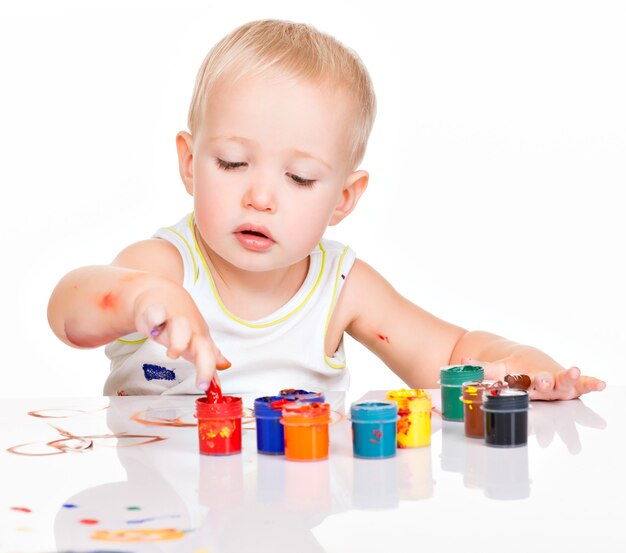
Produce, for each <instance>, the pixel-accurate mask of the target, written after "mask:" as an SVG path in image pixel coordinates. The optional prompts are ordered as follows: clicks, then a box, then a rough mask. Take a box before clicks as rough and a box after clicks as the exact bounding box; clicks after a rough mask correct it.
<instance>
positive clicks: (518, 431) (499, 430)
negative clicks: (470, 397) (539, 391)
mask: <svg viewBox="0 0 626 553" xmlns="http://www.w3.org/2000/svg"><path fill="white" fill-rule="evenodd" d="M528 408H529V398H528V392H526V391H524V390H510V389H506V388H502V389H500V390H488V391H487V392H485V394H484V396H483V406H482V410H483V411H484V412H485V443H486V444H487V445H489V446H492V447H518V446H522V445H526V443H527V442H528Z"/></svg>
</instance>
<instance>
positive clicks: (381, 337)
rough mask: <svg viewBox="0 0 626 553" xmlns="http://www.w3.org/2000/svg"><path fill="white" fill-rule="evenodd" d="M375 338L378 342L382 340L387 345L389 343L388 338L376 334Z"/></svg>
mask: <svg viewBox="0 0 626 553" xmlns="http://www.w3.org/2000/svg"><path fill="white" fill-rule="evenodd" d="M376 336H377V337H378V339H379V340H382V341H383V342H387V343H388V344H389V343H390V342H389V337H388V336H383V335H382V334H376Z"/></svg>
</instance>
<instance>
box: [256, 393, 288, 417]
mask: <svg viewBox="0 0 626 553" xmlns="http://www.w3.org/2000/svg"><path fill="white" fill-rule="evenodd" d="M292 401H294V400H292V399H288V398H286V397H283V396H263V397H258V398H256V399H255V400H254V415H255V416H256V417H279V416H280V415H281V413H282V410H283V406H284V405H285V404H286V403H289V402H292Z"/></svg>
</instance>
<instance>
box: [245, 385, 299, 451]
mask: <svg viewBox="0 0 626 553" xmlns="http://www.w3.org/2000/svg"><path fill="white" fill-rule="evenodd" d="M290 401H292V400H290V399H286V398H284V397H282V396H265V397H258V398H256V399H255V400H254V418H255V420H256V445H257V450H258V452H259V453H265V454H267V455H283V454H284V453H285V431H284V428H283V425H282V424H281V423H280V418H281V417H282V413H283V405H285V404H286V403H289V402H290Z"/></svg>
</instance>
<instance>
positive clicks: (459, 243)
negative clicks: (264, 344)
mask: <svg viewBox="0 0 626 553" xmlns="http://www.w3.org/2000/svg"><path fill="white" fill-rule="evenodd" d="M409 6H411V9H410V10H408V7H409ZM625 13H626V10H625V8H624V3H623V2H620V1H616V2H604V1H598V0H594V1H589V2H580V1H572V0H567V1H551V0H540V1H533V0H527V1H525V2H511V1H503V0H494V1H490V2H489V1H469V2H468V1H466V0H462V1H433V2H422V1H420V2H411V3H409V2H393V1H387V2H380V1H376V2H369V1H362V0H361V1H334V2H326V1H321V0H315V1H310V2H307V3H304V2H293V1H278V0H264V1H263V2H258V1H256V0H255V1H236V0H235V1H233V0H228V1H220V2H213V1H211V2H165V1H161V2H155V1H149V2H148V1H146V2H136V1H135V2H128V1H125V2H119V1H110V0H109V1H107V2H83V1H81V2H78V1H76V2H64V1H56V2H54V3H48V2H28V1H24V2H19V3H17V2H16V3H5V2H2V3H1V4H0V78H1V86H0V129H1V130H0V141H1V142H0V155H1V161H0V182H1V186H2V196H1V198H2V199H1V200H0V215H1V221H2V233H1V237H0V240H1V248H2V272H1V275H2V276H1V279H2V280H1V284H2V286H1V289H0V306H1V308H2V319H1V322H0V325H1V326H0V332H1V336H2V339H1V340H2V341H1V343H2V367H1V373H0V374H1V379H2V380H1V382H2V384H1V385H0V386H1V388H0V396H3V397H20V396H94V395H99V394H100V393H101V389H102V385H103V383H104V380H105V378H106V374H107V371H108V363H107V360H106V358H105V356H104V353H103V352H102V350H93V351H84V350H74V349H71V348H68V347H66V346H65V345H63V344H62V343H61V342H59V341H58V340H57V339H56V338H55V337H54V336H53V334H52V332H51V331H50V330H49V328H48V325H47V321H46V304H47V301H48V297H49V295H50V292H51V291H52V288H53V287H54V285H55V284H56V282H57V281H58V280H59V278H60V277H61V276H62V275H63V274H64V273H65V272H67V271H69V270H70V269H72V268H74V267H77V266H81V265H87V264H96V263H107V262H109V261H110V260H111V259H112V258H113V257H114V255H115V254H116V253H117V252H118V251H119V250H120V249H122V248H123V247H124V246H125V245H127V244H128V243H130V242H133V241H136V240H139V239H143V238H146V237H149V236H150V235H151V234H152V232H153V231H154V230H156V229H157V228H158V227H160V226H163V225H168V224H172V223H174V222H175V221H177V220H178V219H179V218H180V217H181V216H182V215H183V214H184V213H186V212H188V211H190V210H191V200H190V198H189V197H188V196H187V195H186V193H185V192H184V189H183V187H182V184H181V182H180V179H179V176H178V169H177V162H176V155H175V147H174V137H175V134H176V132H177V131H179V130H181V129H183V128H185V122H186V115H187V108H188V103H189V99H190V97H191V92H192V88H193V83H194V79H195V74H196V71H197V68H198V66H199V64H200V63H201V61H202V59H203V58H204V56H205V54H206V52H207V51H208V49H209V48H210V46H211V45H212V44H213V43H215V42H216V41H217V40H219V39H220V38H221V37H222V36H223V35H225V34H226V33H227V32H229V31H231V30H232V29H233V28H234V27H236V26H238V25H239V24H241V23H244V22H246V21H249V20H253V19H259V18H269V17H271V18H284V19H292V20H297V21H304V22H308V23H311V24H313V25H315V26H317V27H318V28H320V29H321V30H323V31H326V32H329V33H331V34H333V35H335V36H337V37H338V38H339V39H340V40H341V41H343V42H344V43H345V44H347V45H348V46H350V47H352V48H354V49H355V50H356V51H357V52H358V53H359V54H360V55H361V57H362V58H363V60H364V61H365V63H366V65H367V66H368V68H369V70H370V72H371V75H372V78H373V80H374V83H375V86H376V90H377V95H378V108H379V111H378V118H377V121H376V124H375V128H374V132H373V134H372V138H371V141H370V147H369V151H368V154H367V156H366V159H365V161H364V163H363V168H365V169H367V170H369V171H370V173H371V182H370V188H369V190H368V192H367V194H366V195H365V197H364V198H363V200H362V202H361V204H360V205H359V208H358V209H357V211H356V212H355V213H354V214H352V215H351V216H350V217H349V218H348V220H346V221H344V222H343V223H342V224H341V225H340V226H338V227H335V228H332V229H330V231H329V233H328V236H329V237H330V238H335V239H339V240H341V241H343V242H345V243H348V244H350V245H351V246H352V247H353V248H354V249H355V250H356V252H357V254H358V255H359V257H361V258H362V259H364V260H366V261H368V262H369V263H370V264H372V265H373V266H374V267H376V268H377V269H378V270H379V271H380V272H381V273H382V274H383V275H385V276H386V277H387V278H388V279H389V280H390V281H391V282H392V283H393V284H394V285H395V286H396V288H397V289H398V290H400V291H401V292H402V293H403V294H404V295H406V296H407V297H409V298H410V299H411V300H412V301H414V302H415V303H417V304H419V305H421V306H422V307H424V308H425V309H427V310H429V311H431V312H433V313H435V314H436V315H438V316H440V317H442V318H444V319H447V320H450V321H452V322H454V323H456V324H459V325H461V326H465V327H466V328H470V329H485V330H490V331H493V332H496V333H498V334H502V335H504V336H506V337H508V338H511V339H514V340H517V341H520V342H524V343H530V344H532V345H535V346H538V347H540V348H542V349H544V350H545V351H547V352H548V353H550V354H551V355H552V356H553V357H555V358H556V359H557V360H559V361H560V362H561V363H563V364H564V365H578V366H580V367H581V368H582V369H583V371H584V372H585V373H587V374H593V375H596V376H599V377H600V378H603V379H606V380H607V382H608V384H609V385H611V384H624V383H625V382H626V377H625V376H624V374H625V373H624V365H625V362H624V358H623V355H622V351H621V350H622V348H623V347H624V345H626V331H625V326H624V313H625V310H626V299H625V293H624V282H625V281H626V270H625V268H624V267H625V263H624V250H625V249H624V237H625V236H626V223H625V214H624V211H625V209H624V208H625V203H626V202H624V200H623V192H622V189H623V188H624V185H625V184H626V163H625V159H624V158H625V155H624V154H625V153H626V102H625V100H624V99H625V98H626V71H625V69H626V68H625V53H626V33H624V29H625V28H626V15H625ZM347 348H348V355H349V362H350V365H351V368H352V372H353V386H356V387H358V388H359V389H367V388H382V389H389V388H392V387H395V386H396V385H397V384H398V381H397V380H396V377H395V376H394V375H393V374H392V373H391V372H390V371H388V370H387V369H385V368H384V366H383V365H382V364H381V363H380V362H379V361H378V360H377V359H376V358H375V357H373V356H372V355H371V354H370V353H369V352H368V351H367V350H365V349H364V348H362V347H361V346H359V345H358V344H356V343H354V342H353V341H349V342H348V344H347Z"/></svg>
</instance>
